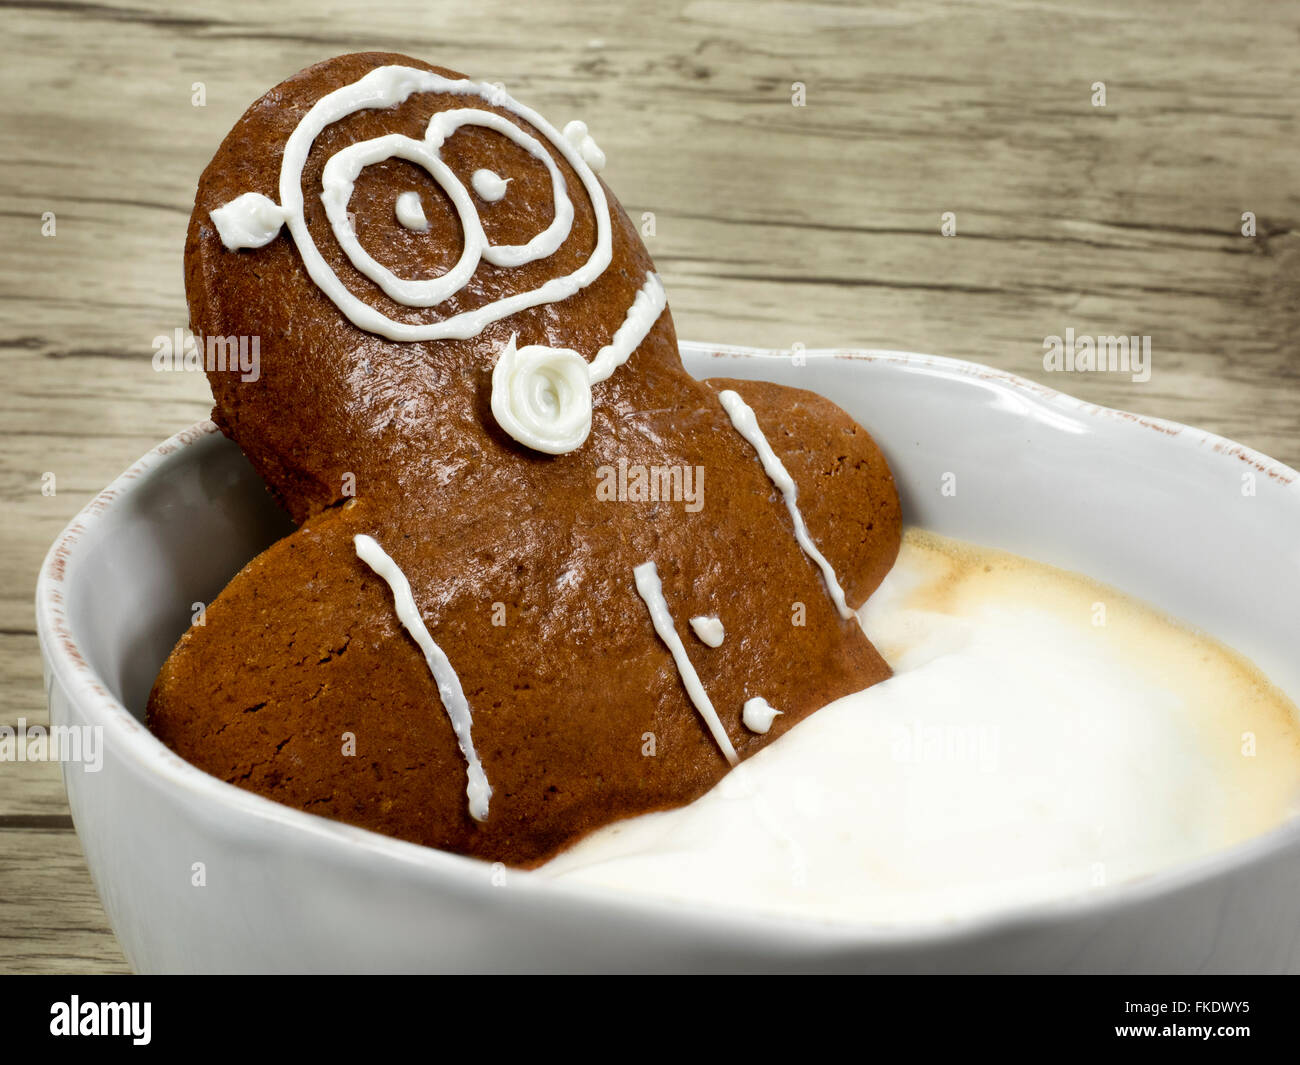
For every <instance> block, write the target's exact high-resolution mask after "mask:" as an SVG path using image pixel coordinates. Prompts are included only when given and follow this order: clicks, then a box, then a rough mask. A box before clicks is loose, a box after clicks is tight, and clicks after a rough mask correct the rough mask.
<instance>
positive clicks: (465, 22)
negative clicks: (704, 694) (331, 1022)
mask: <svg viewBox="0 0 1300 1065" xmlns="http://www.w3.org/2000/svg"><path fill="white" fill-rule="evenodd" d="M0 28H2V30H0V36H2V37H3V40H4V41H5V42H6V45H7V46H8V51H9V55H10V58H9V60H8V61H7V62H6V63H4V64H3V65H2V66H0V88H2V89H3V92H2V93H0V110H2V111H3V122H0V238H2V239H3V248H4V255H3V257H0V358H3V360H4V368H5V380H6V387H5V388H4V389H3V390H0V433H2V435H3V450H2V451H0V500H2V502H3V506H4V513H5V517H4V524H3V536H4V551H3V554H2V556H0V567H2V569H0V577H2V578H3V579H0V691H3V693H4V703H3V708H2V709H0V723H10V724H12V723H14V722H15V721H16V720H17V719H18V718H20V717H25V718H27V719H28V721H29V722H37V721H44V719H45V710H44V696H43V691H42V686H41V675H40V665H39V662H38V660H37V649H36V637H35V633H34V629H33V623H32V611H31V596H32V591H33V585H34V577H35V573H36V569H37V567H38V565H39V562H40V559H41V557H42V555H43V553H44V551H45V550H46V548H47V547H48V545H49V543H50V542H51V540H52V539H53V537H54V536H55V534H56V533H57V532H58V530H59V529H60V528H61V527H62V525H63V524H64V523H65V522H66V521H67V520H68V519H69V518H70V517H71V516H72V515H73V514H74V513H75V512H76V511H77V510H78V509H79V508H80V507H81V506H82V505H83V504H84V503H85V502H86V501H87V499H88V498H89V497H90V496H91V495H92V494H93V493H94V492H96V491H97V490H98V489H99V488H101V487H102V486H103V485H105V484H106V483H107V482H108V481H109V480H110V479H111V478H112V477H113V476H114V475H116V474H117V473H118V472H119V471H121V470H122V469H123V468H125V467H126V466H127V465H128V464H129V463H130V462H131V461H132V460H133V459H135V458H136V457H137V456H138V455H140V454H141V453H143V452H144V451H145V450H147V449H148V448H149V447H150V446H151V445H152V444H153V443H155V442H156V441H158V440H159V439H161V438H163V437H165V436H168V435H169V434H171V433H172V432H174V431H176V430H177V429H178V428H181V427H183V426H185V425H188V424H189V423H191V422H193V421H195V420H196V419H198V418H200V417H203V416H205V415H206V413H207V410H208V392H207V387H206V384H205V382H204V381H203V379H202V377H201V375H196V374H160V373H155V372H154V371H153V369H152V367H151V364H150V356H151V354H152V346H151V341H152V338H153V337H155V336H156V335H158V334H160V333H164V332H168V331H170V330H172V329H173V328H176V327H178V326H183V325H184V324H186V319H187V315H186V309H185V302H184V293H183V286H182V278H181V249H182V245H183V241H184V233H185V226H186V220H187V218H188V214H189V207H190V203H191V199H192V196H193V191H194V184H195V181H196V179H197V177H198V174H199V173H200V171H201V170H202V168H203V167H204V165H205V164H206V163H207V161H208V158H209V157H210V156H211V154H212V152H213V151H214V150H215V148H216V146H217V144H218V143H219V142H220V140H221V138H222V137H223V136H224V134H225V132H226V131H227V129H228V128H229V127H230V126H231V124H232V123H233V122H234V120H235V119H236V118H237V117H238V115H239V114H240V113H241V112H242V110H243V109H244V108H245V107H246V106H247V105H248V104H249V103H250V102H251V101H252V100H253V99H255V98H256V97H257V96H258V95H259V94H261V93H262V92H263V91H265V89H267V88H268V87H269V86H271V85H272V84H274V83H275V82H277V81H279V80H280V79H281V78H283V77H285V76H286V75H288V74H290V73H292V72H293V71H295V70H298V69H299V68H301V67H303V66H305V65H307V64H309V63H312V62H315V61H317V60H319V59H321V58H324V57H325V56H328V55H331V54H334V53H338V52H343V51H353V50H358V49H365V48H382V49H394V50H399V51H405V52H409V53H410V54H413V55H418V56H421V57H423V58H426V59H429V60H431V61H433V62H437V63H442V64H445V65H447V66H451V67H455V68H459V69H462V70H465V71H467V72H469V73H471V74H473V75H474V76H476V77H481V78H484V79H486V80H492V81H502V82H504V83H505V84H506V85H507V87H508V88H509V89H510V90H511V91H512V92H513V93H514V94H515V95H516V96H518V97H519V98H520V99H522V100H524V101H526V102H527V103H529V104H530V105H532V106H534V107H537V108H538V109H539V110H541V111H542V113H544V114H546V115H548V116H549V117H550V118H551V119H552V120H553V121H557V122H560V123H563V122H564V121H567V120H568V119H570V118H573V117H581V118H583V119H584V120H586V121H587V122H588V124H589V125H590V127H591V129H592V130H593V132H594V133H595V135H596V136H597V138H598V139H599V141H600V143H601V146H602V147H603V148H604V149H605V150H606V152H607V153H608V155H609V158H610V166H609V168H608V169H607V171H606V173H605V176H606V178H607V180H608V181H609V182H610V184H611V185H612V186H613V187H614V188H615V189H616V190H617V192H618V194H619V196H620V198H621V199H622V200H623V202H624V205H625V206H626V207H627V209H628V211H629V213H630V214H632V216H633V217H634V218H636V217H639V216H640V215H641V213H642V212H646V211H650V212H653V213H654V215H655V235H654V236H653V237H649V238H647V243H648V244H649V246H650V250H651V252H652V253H653V254H654V256H655V258H656V260H657V262H658V264H659V267H660V270H661V272H662V274H663V276H664V279H665V281H666V283H667V285H668V290H669V296H670V300H671V302H672V308H673V313H674V316H675V318H676V322H677V328H678V333H679V335H680V336H682V337H686V338H691V339H699V340H714V341H722V342H728V343H735V344H753V345H761V346H770V347H780V348H786V347H790V346H791V345H793V344H795V343H801V344H804V345H805V346H807V347H809V348H813V347H862V346H878V347H894V348H904V349H910V350H919V351H928V352H934V353H937V354H943V355H952V356H958V357H964V358H971V359H976V360H979V361H982V362H985V363H988V364H991V365H994V366H997V367H1000V368H1002V369H1006V370H1010V371H1012V372H1015V373H1018V374H1022V375H1024V376H1027V377H1030V378H1033V379H1035V380H1039V381H1042V382H1044V383H1046V384H1049V385H1052V386H1053V387H1057V388H1060V389H1062V390H1064V391H1068V392H1072V393H1074V394H1076V395H1079V396H1082V397H1084V398H1087V399H1089V400H1093V401H1095V402H1099V403H1104V404H1108V405H1111V406H1119V407H1123V408H1127V409H1131V410H1138V411H1141V412H1143V413H1146V414H1153V415H1158V416H1162V417H1166V418H1173V419H1176V420H1179V421H1184V422H1190V423H1192V424H1195V425H1199V426H1203V427H1205V428H1208V429H1211V430H1214V431H1216V432H1220V433H1223V434H1224V435H1227V436H1230V437H1233V438H1234V439H1237V440H1241V441H1243V442H1244V443H1247V444H1250V445H1251V446H1253V447H1256V448H1258V449H1260V450H1262V451H1264V452H1266V453H1268V454H1271V455H1273V456H1274V457H1276V458H1279V459H1282V460H1283V461H1285V462H1288V463H1290V464H1292V465H1300V402H1298V401H1300V369H1298V368H1297V360H1296V357H1295V337H1296V334H1297V329H1298V328H1300V181H1298V180H1297V177H1298V176H1300V137H1298V136H1297V132H1298V130H1297V121H1296V115H1297V112H1298V111H1300V107H1298V105H1300V78H1297V75H1296V72H1295V54H1296V49H1297V45H1298V44H1300V8H1297V7H1296V6H1295V5H1289V4H1278V3H1272V2H1268V0H1255V2H1246V3H1238V4H1235V5H1232V8H1231V11H1230V12H1229V11H1228V9H1225V8H1224V6H1223V5H1222V4H1220V3H1190V4H1180V5H1167V4H1164V3H1160V2H1157V0H1147V2H1137V3H1135V2H1133V0H1101V2H1095V3H1088V4H1071V3H1064V2H1060V3H1058V2H1053V0H1041V2H1035V0H1006V2H984V3H970V2H957V0H899V2H893V3H879V2H877V3H862V4H858V3H812V4H799V3H789V2H780V0H757V2H740V0H694V2H680V0H679V2H662V3H657V4H644V5H628V6H627V7H626V8H625V9H618V8H613V7H610V6H607V5H599V6H597V5H590V6H587V5H575V4H568V3H560V2H557V0H532V2H530V3H527V4H520V3H513V2H512V3H504V2H500V0H479V2H476V3H474V4H472V5H471V4H460V3H457V4H452V3H442V2H428V0H422V2H419V3H410V4H401V5H398V4H391V5H383V6H376V5H371V4H366V5H356V6H355V7H354V8H349V7H347V6H342V5H339V6H336V7H333V8H330V9H328V11H327V12H322V11H319V10H315V9H313V6H312V5H308V4H306V3H299V2H293V3H287V4H278V5H277V4H262V3H220V4H217V3H210V2H209V3H194V4H185V5H179V4H170V3H165V2H162V0H127V2H124V3H119V2H117V0H104V2H78V0H63V2H51V3H41V2H37V0H17V2H6V0H0ZM1098 81H1101V82H1104V83H1105V86H1106V94H1107V99H1106V106H1105V107H1104V108H1100V107H1094V106H1092V103H1091V97H1092V94H1093V89H1092V85H1093V83H1094V82H1098ZM196 82H202V83H203V85H204V88H205V91H206V102H205V105H204V106H194V105H193V103H192V100H191V97H192V93H193V91H194V88H193V86H194V83H196ZM794 82H802V83H803V84H804V85H805V86H806V94H807V105H806V106H804V107H794V106H792V104H791V92H792V84H793V83H794ZM49 211H52V212H54V213H55V217H56V226H57V230H56V235H55V236H53V237H46V236H43V235H42V232H41V227H42V215H43V214H44V212H49ZM948 211H951V212H954V213H955V215H956V225H957V235H956V236H953V237H944V236H942V235H941V233H940V221H941V216H942V214H943V213H944V212H948ZM1245 211H1251V212H1254V215H1255V217H1256V219H1257V221H1256V225H1257V235H1256V236H1254V237H1253V238H1251V237H1245V236H1243V235H1242V233H1241V226H1242V213H1243V212H1245ZM1067 328H1073V329H1074V330H1075V331H1076V333H1079V334H1091V335H1099V334H1106V335H1110V334H1116V335H1130V334H1137V335H1149V336H1150V337H1151V338H1152V339H1151V344H1152V370H1153V372H1152V376H1151V379H1150V381H1149V382H1147V383H1145V384H1138V383H1134V382H1133V381H1131V380H1130V379H1129V377H1127V376H1123V375H1117V374H1092V375H1080V374H1075V375H1066V374H1050V373H1045V372H1044V369H1043V362H1042V356H1043V340H1044V337H1046V336H1048V335H1051V334H1063V333H1064V331H1065V330H1066V329H1067ZM47 472H50V473H53V474H55V476H56V485H57V492H56V494H55V495H53V496H48V495H43V494H42V492H41V477H42V475H43V474H44V473H47ZM0 906H2V907H3V917H4V920H3V928H4V931H3V933H0V971H33V970H39V971H59V970H80V971H88V970H106V971H120V970H122V969H124V968H125V962H124V960H123V958H122V956H121V953H120V951H119V950H118V948H117V945H116V942H115V941H114V939H113V938H112V935H111V933H110V932H109V930H108V927H107V923H106V920H105V918H104V915H103V912H102V910H101V909H100V907H99V904H98V901H97V900H96V898H95V896H94V892H93V889H92V887H91V884H90V880H89V877H88V875H87V873H86V870H85V866H84V863H83V861H82V859H81V852H80V847H79V845H78V843H77V840H76V837H75V835H74V834H73V833H72V832H71V831H70V828H69V822H68V820H67V806H66V802H65V800H64V798H63V790H62V784H61V781H60V779H59V774H58V769H57V767H55V766H51V765H33V764H23V765H14V764H8V763H0Z"/></svg>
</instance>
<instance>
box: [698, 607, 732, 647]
mask: <svg viewBox="0 0 1300 1065" xmlns="http://www.w3.org/2000/svg"><path fill="white" fill-rule="evenodd" d="M691 628H692V629H694V630H695V635H696V636H698V637H699V638H700V642H701V643H704V644H707V645H708V646H709V647H721V646H722V641H723V640H725V639H726V638H727V630H726V629H724V628H723V627H722V621H721V619H719V617H718V615H717V614H710V615H707V616H706V615H704V614H701V615H700V616H699V617H694V618H691Z"/></svg>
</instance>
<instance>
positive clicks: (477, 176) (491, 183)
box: [469, 170, 513, 203]
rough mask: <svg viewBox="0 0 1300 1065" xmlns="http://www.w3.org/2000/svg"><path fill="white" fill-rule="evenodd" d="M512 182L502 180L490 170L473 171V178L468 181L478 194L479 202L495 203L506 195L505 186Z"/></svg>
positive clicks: (508, 179)
mask: <svg viewBox="0 0 1300 1065" xmlns="http://www.w3.org/2000/svg"><path fill="white" fill-rule="evenodd" d="M512 180H513V179H512V178H503V177H502V176H501V175H500V174H497V173H494V172H493V171H491V170H475V171H474V176H473V177H471V178H470V179H469V183H470V184H471V185H473V186H474V191H475V192H476V193H477V194H478V198H479V199H480V200H486V201H487V202H488V203H496V202H497V201H498V200H499V199H501V198H502V197H503V196H504V195H505V194H506V186H507V185H509V184H510V182H511V181H512Z"/></svg>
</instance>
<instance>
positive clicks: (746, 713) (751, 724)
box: [740, 696, 781, 735]
mask: <svg viewBox="0 0 1300 1065" xmlns="http://www.w3.org/2000/svg"><path fill="white" fill-rule="evenodd" d="M780 712H781V711H780V710H774V709H773V708H772V707H771V706H769V705H768V702H767V700H766V699H764V698H763V697H762V696H755V697H754V698H753V699H750V700H748V701H747V702H746V703H745V708H744V710H742V711H741V713H740V720H741V721H743V722H744V723H745V728H747V729H749V731H750V732H757V733H759V734H760V735H761V734H762V733H765V732H767V730H768V729H770V728H771V727H772V722H773V721H775V720H776V715H777V714H779V713H780Z"/></svg>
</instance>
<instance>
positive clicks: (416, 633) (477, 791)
mask: <svg viewBox="0 0 1300 1065" xmlns="http://www.w3.org/2000/svg"><path fill="white" fill-rule="evenodd" d="M353 543H354V544H355V545H356V549H357V557H358V558H360V559H361V561H362V562H364V563H365V564H366V565H367V566H369V567H370V568H371V569H372V570H374V571H375V573H377V574H378V575H379V576H380V577H382V578H383V579H384V580H385V581H387V582H388V587H389V588H391V589H392V592H393V606H394V607H396V609H397V617H398V620H400V621H401V623H402V625H403V626H404V627H405V628H406V631H407V632H409V633H410V634H411V638H412V639H414V640H415V642H416V643H417V644H418V645H419V647H420V650H421V651H423V652H424V660H425V662H427V663H428V666H429V672H430V673H431V674H433V679H434V682H435V683H436V684H437V685H438V695H439V696H440V697H441V698H442V705H443V708H444V709H445V710H446V711H447V717H449V718H450V719H451V727H452V731H453V732H455V733H456V740H457V742H458V743H459V744H460V751H461V754H463V755H464V756H465V763H466V775H467V776H468V778H469V783H468V784H467V785H466V788H465V794H466V795H467V796H468V797H469V812H470V816H471V817H473V818H474V820H476V821H486V820H487V815H488V802H489V800H490V799H491V798H492V788H491V786H490V785H489V784H488V779H487V774H486V773H484V772H483V766H482V764H481V763H480V762H479V760H478V753H477V752H476V751H475V750H474V739H473V736H472V735H471V730H472V729H473V725H474V715H473V713H472V712H471V711H470V708H469V701H468V700H467V699H466V698H465V692H464V689H462V688H461V685H460V678H459V677H458V676H457V675H456V670H455V669H453V668H452V665H451V662H450V660H449V659H448V658H447V656H446V655H445V654H444V653H443V650H442V648H441V647H439V646H438V645H437V644H436V643H434V641H433V637H432V636H430V635H429V630H428V629H427V628H426V627H425V624H424V619H423V618H421V617H420V609H419V607H418V606H416V604H415V596H414V595H412V594H411V582H410V581H408V580H407V579H406V574H405V573H403V572H402V570H401V567H400V566H398V564H397V563H396V562H394V561H393V560H392V558H390V557H389V555H388V553H387V552H386V551H385V550H384V549H383V548H382V547H380V546H379V543H378V541H376V540H375V538H374V537H372V536H357V537H354V539H353Z"/></svg>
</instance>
